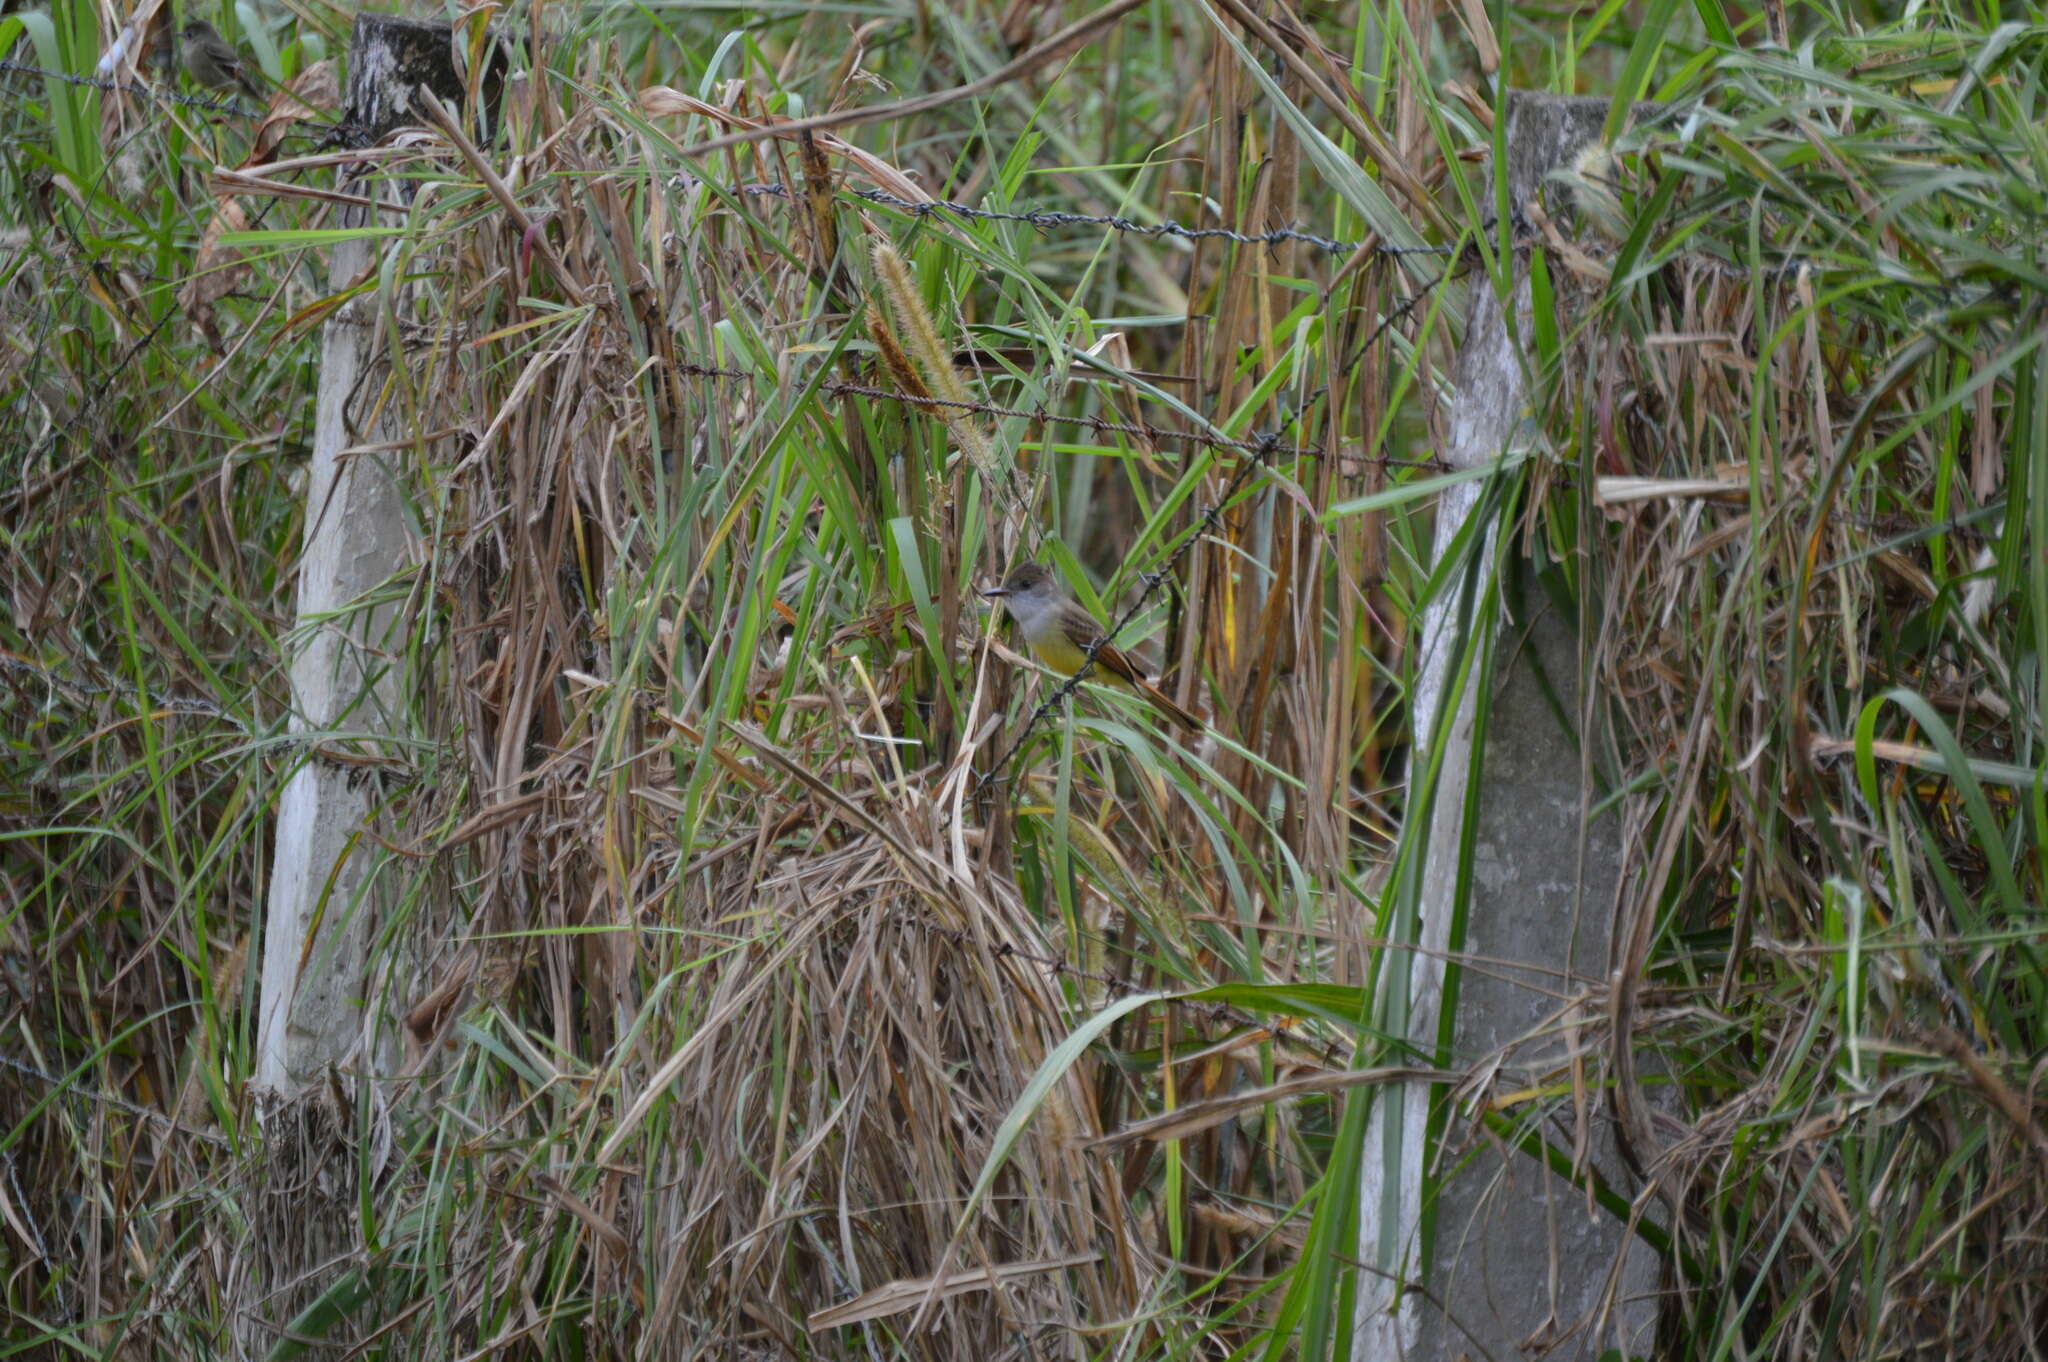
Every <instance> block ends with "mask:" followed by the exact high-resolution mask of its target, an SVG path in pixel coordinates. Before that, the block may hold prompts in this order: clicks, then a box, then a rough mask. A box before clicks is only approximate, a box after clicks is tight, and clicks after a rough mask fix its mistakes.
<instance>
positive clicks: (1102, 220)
mask: <svg viewBox="0 0 2048 1362" xmlns="http://www.w3.org/2000/svg"><path fill="white" fill-rule="evenodd" d="M680 178H681V177H678V179H679V180H680ZM692 178H695V177H692ZM736 192H738V193H740V194H744V195H753V196H759V197H765V198H779V199H788V198H790V188H789V186H788V185H786V184H773V183H769V184H758V183H757V184H742V185H738V186H736ZM844 192H846V193H847V194H850V195H852V196H853V197H854V198H857V199H864V200H866V201H867V202H869V203H873V204H880V205H882V206H883V207H887V208H898V209H901V210H902V211H904V212H906V213H908V214H909V215H910V216H912V217H916V218H928V217H934V216H936V215H938V214H940V213H952V214H954V215H955V216H957V217H962V218H967V219H970V220H972V221H976V222H1021V223H1025V224H1026V225H1028V226H1032V227H1036V228H1038V229H1039V230H1040V231H1046V230H1049V229H1051V228H1054V227H1083V226H1090V227H1106V228H1108V229H1109V230H1110V231H1113V232H1120V233H1123V234H1125V235H1129V236H1149V237H1179V238H1180V239H1182V240H1184V241H1229V242H1234V243H1236V244H1238V245H1240V246H1274V245H1278V244H1280V243H1281V242H1297V243H1299V244H1301V245H1304V246H1313V247H1315V248H1316V249H1317V250H1319V251H1323V252H1325V253H1326V254H1330V255H1355V254H1357V253H1358V251H1360V250H1362V249H1363V248H1364V247H1365V246H1366V244H1367V243H1366V242H1363V241H1337V240H1333V239H1332V238H1330V237H1326V236H1317V235H1316V234H1315V233H1313V232H1304V231H1301V230H1299V229H1297V228H1293V227H1275V228H1273V229H1272V230H1270V231H1265V232H1239V231H1233V230H1232V229H1230V228H1228V227H1185V226H1182V225H1181V224H1180V223H1178V222H1175V221H1173V220H1172V219H1171V218H1169V219H1167V220H1166V221H1164V222H1150V223H1147V222H1138V221H1136V220H1134V219H1132V218H1127V217H1120V216H1118V215H1116V214H1114V213H1069V212H1054V211H1051V210H1046V209H1029V210H1026V211H1024V212H1021V213H1020V212H1013V211H1010V210H1006V209H999V208H977V207H975V206H974V205H973V204H969V203H960V202H957V201H955V200H952V199H906V198H903V197H901V196H900V195H896V194H891V193H889V192H888V191H887V190H885V189H846V190H845V191H844ZM1372 250H1373V254H1375V255H1388V256H1400V255H1449V254H1451V248H1450V247H1449V246H1390V245H1386V244H1383V243H1377V242H1376V243H1373V244H1372Z"/></svg>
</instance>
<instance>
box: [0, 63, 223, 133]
mask: <svg viewBox="0 0 2048 1362" xmlns="http://www.w3.org/2000/svg"><path fill="white" fill-rule="evenodd" d="M0 72H6V73H9V74H12V75H22V76H41V77H43V78H44V79H46V80H55V81H62V82H63V83H64V84H66V85H82V86H87V87H90V88H91V89H94V90H111V91H115V92H118V93H121V94H129V95H146V96H148V97H149V98H151V99H160V100H163V101H164V102H165V103H168V104H183V105H185V106H186V107H187V108H193V109H205V110H207V111H208V112H210V113H231V114H236V115H238V116H240V117H243V118H253V117H255V116H256V114H258V113H260V112H262V111H261V110H260V109H247V108H244V107H243V106H242V102H241V101H240V100H238V99H208V98H206V97H205V96H203V95H187V94H180V93H179V92H178V91H176V90H173V89H170V88H168V87H166V86H157V85H138V84H136V83H135V82H134V81H127V80H110V79H108V78H107V77H105V76H81V75H78V74H77V73H76V72H72V71H52V70H50V69H49V68H48V67H44V66H30V65H28V64H27V63H25V62H18V61H9V60H7V59H5V58H0Z"/></svg>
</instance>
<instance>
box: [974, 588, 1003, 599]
mask: <svg viewBox="0 0 2048 1362" xmlns="http://www.w3.org/2000/svg"><path fill="white" fill-rule="evenodd" d="M981 594H982V595H984V596H986V597H988V598H989V599H990V600H994V599H996V598H997V597H999V596H1007V595H1009V594H1010V588H1008V587H1006V586H992V587H989V588H987V589H986V590H984V591H983V592H982V593H981Z"/></svg>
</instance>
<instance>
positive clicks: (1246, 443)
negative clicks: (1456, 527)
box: [676, 362, 1448, 472]
mask: <svg viewBox="0 0 2048 1362" xmlns="http://www.w3.org/2000/svg"><path fill="white" fill-rule="evenodd" d="M676 370H677V372H679V373H681V374H683V375H685V376H687V377H693V378H736V379H744V380H746V381H748V382H758V381H759V376H758V375H756V374H751V373H748V372H746V371H744V370H741V369H722V368H719V367H717V366H715V365H709V364H692V363H687V362H684V363H679V364H677V365H676ZM817 390H818V391H819V392H822V393H827V394H830V395H832V396H834V397H867V398H873V399H874V400H876V401H880V402H900V403H902V404H903V405H905V406H911V407H947V408H953V409H958V410H961V411H968V412H973V413H974V414H976V415H979V416H1014V417H1019V418H1022V419H1024V420H1027V421H1044V422H1047V423H1050V424H1056V425H1069V426H1081V427H1084V428H1086V429H1088V430H1092V431H1094V432H1096V433H1097V434H1100V435H1136V436H1141V437H1143V438H1144V439H1147V440H1152V441H1159V440H1180V441H1183V442H1186V443H1189V444H1199V445H1205V446H1208V447H1209V448H1212V449H1231V450H1237V451H1238V452H1240V453H1246V454H1250V453H1255V452H1257V450H1258V448H1259V442H1258V441H1257V440H1245V439H1238V438H1236V437H1234V436H1229V435H1205V434H1203V433H1202V432H1200V431H1195V430H1168V429H1166V428H1164V427H1162V426H1155V425H1152V424H1150V423H1149V422H1147V423H1143V424H1136V423H1132V422H1129V421H1112V420H1110V419H1108V418H1107V417H1102V416H1068V415H1062V414H1061V413H1058V412H1051V411H1046V410H1045V409H1043V408H1025V407H1005V406H1000V405H997V404H995V403H992V402H961V401H957V400H953V399H948V398H943V397H925V396H919V395H914V394H911V393H901V392H896V391H893V390H891V389H888V388H872V387H868V386H866V385H864V384H860V383H844V382H840V381H838V380H836V379H826V380H825V381H824V382H822V383H820V384H818V385H817ZM1294 452H1295V453H1296V454H1299V455H1300V456H1302V457H1304V458H1311V459H1320V458H1324V457H1326V456H1327V455H1328V454H1329V452H1330V451H1329V450H1328V449H1327V448H1325V447H1324V446H1322V445H1315V444H1309V445H1302V446H1300V447H1299V448H1297V449H1296V450H1295V451H1294ZM1344 457H1346V458H1354V459H1356V460H1357V461H1358V462H1359V463H1360V464H1361V465H1364V464H1385V465H1391V466H1394V467H1400V468H1427V469H1431V470H1434V471H1437V472H1442V471H1444V470H1445V469H1446V468H1447V467H1448V465H1446V464H1445V463H1444V462H1443V461H1442V460H1441V459H1395V458H1387V457H1380V456H1367V455H1362V454H1361V455H1346V456H1344Z"/></svg>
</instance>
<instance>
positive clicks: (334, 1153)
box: [237, 14, 462, 1356]
mask: <svg viewBox="0 0 2048 1362" xmlns="http://www.w3.org/2000/svg"><path fill="white" fill-rule="evenodd" d="M449 39H450V30H449V28H448V26H447V25H446V24H423V23H418V22H414V21H412V20H406V19H398V18H394V17H391V16H388V15H370V14H363V15H359V16H357V18H356V22H355V31H354V35H353V41H352V44H351V47H350V54H349V82H348V99H347V119H348V125H347V126H349V128H350V129H351V130H352V131H353V132H354V133H355V134H356V135H357V136H359V137H360V138H361V139H362V141H361V143H359V145H372V144H375V143H378V142H380V141H382V140H383V139H384V138H385V137H386V136H387V135H388V134H389V133H390V132H391V131H392V130H393V129H394V128H397V127H400V126H403V125H407V124H411V123H416V122H417V121H418V120H417V119H416V118H415V117H414V116H413V114H412V112H411V109H412V100H413V92H414V90H415V89H416V88H417V87H418V86H420V85H422V84H425V85H428V86H429V87H431V88H432V89H434V90H435V92H436V93H437V94H440V95H441V96H442V97H443V98H444V99H447V100H450V101H459V100H460V99H461V97H462V83H461V81H460V80H459V79H457V77H456V74H455V69H454V65H453V62H452V60H451V53H450V42H449ZM339 188H341V189H342V190H344V191H345V192H348V193H351V194H354V195H357V196H359V197H364V198H369V199H372V200H375V201H378V202H380V203H384V204H394V203H400V202H402V199H401V197H400V195H401V193H402V190H401V189H400V188H399V187H398V186H397V185H395V184H394V183H393V182H392V181H390V180H388V179H387V178H386V177H385V176H384V175H383V174H382V173H381V167H380V165H379V164H378V163H374V162H372V163H367V164H366V165H365V166H364V167H363V168H361V169H360V170H359V171H358V172H357V173H356V174H354V175H347V176H344V177H342V183H341V185H340V186H339ZM377 212H378V210H376V209H371V208H366V207H361V206H354V205H351V206H347V207H344V208H343V209H342V211H341V213H340V214H339V215H338V221H337V225H339V226H342V227H361V226H370V225H378V224H376V223H375V222H374V221H373V218H374V217H375V216H376V215H377ZM387 220H388V219H387ZM380 245H381V243H380V242H378V241H377V239H375V238H361V239H356V240H347V241H343V242H341V243H339V244H337V245H336V246H335V247H334V251H333V255H332V258H331V260H330V263H329V270H328V279H329V283H330V285H331V286H332V288H333V289H334V291H335V292H337V293H339V292H341V291H343V290H345V289H348V288H351V287H354V286H357V285H360V284H361V283H363V282H364V280H365V279H366V278H368V279H370V280H371V287H370V289H369V290H367V291H365V292H364V293H362V294H360V295H358V296H357V297H355V298H353V299H351V300H350V301H348V302H346V303H344V304H343V305H342V306H341V307H339V308H338V309H336V311H335V312H334V314H333V315H332V316H331V317H330V318H329V319H328V320H327V323H326V325H325V328H324V333H323V336H322V340H321V352H320V386H319V393H318V398H317V402H318V407H317V411H316V414H315V428H314V434H313V457H312V465H311V468H310V470H309V472H308V476H307V481H306V530H305V542H304V552H303V554H302V556H301V559H300V563H299V582H298V587H299V601H298V623H297V627H296V628H295V629H294V630H293V632H292V635H291V639H292V644H291V647H292V654H291V682H292V714H291V720H290V730H291V732H292V733H293V734H294V735H295V736H297V737H298V738H300V739H301V740H302V741H303V742H304V744H305V746H304V748H303V749H301V750H300V751H299V752H298V754H297V755H298V759H299V762H300V764H299V766H298V768H297V769H296V770H295V771H294V772H293V773H292V776H291V778H290V781H289V782H288V783H287V784H286V786H285V788H284V791H283V793H282V795H281V796H280V798H279V801H278V811H277V839H276V854H275V859H274V862H273V869H272V873H271V882H270V898H269V903H268V904H267V907H266V915H265V923H264V939H263V977H262V994H261V1013H260V1016H259V1019H258V1026H257V1055H256V1064H255V1078H254V1081H253V1083H252V1084H251V1088H252V1093H253V1096H254V1097H255V1099H256V1101H257V1103H258V1110H259V1114H260V1117H261V1119H262V1122H263V1126H264V1142H265V1149H264V1160H263V1164H262V1166H261V1168H260V1169H259V1171H258V1174H257V1176H256V1177H255V1178H254V1179H252V1182H251V1184H250V1187H249V1195H250V1201H249V1204H248V1205H247V1206H246V1208H245V1209H246V1212H247V1215H248V1220H249V1225H250V1233H249V1236H248V1239H247V1241H246V1243H245V1245H244V1248H243V1255H242V1261H241V1263H240V1265H239V1266H240V1272H239V1277H240V1282H239V1286H240V1295H241V1300H242V1308H241V1309H240V1310H238V1312H237V1316H238V1319H239V1320H240V1321H241V1323H240V1325H239V1326H238V1332H239V1333H240V1336H241V1341H242V1345H243V1346H242V1351H243V1352H245V1353H253V1354H255V1355H259V1356H260V1355H262V1354H263V1353H264V1352H266V1351H267V1350H268V1348H269V1346H270V1345H271V1344H272V1343H274V1342H275V1341H276V1339H277V1337H278V1329H279V1327H280V1326H281V1325H282V1324H283V1322H284V1321H285V1320H287V1319H289V1318H290V1315H291V1313H292V1311H293V1310H294V1309H296V1308H297V1307H298V1306H299V1305H301V1304H303V1303H304V1301H305V1300H306V1299H308V1297H309V1295H310V1294H312V1293H315V1292H317V1291H318V1290H319V1289H320V1288H321V1287H322V1286H324V1285H325V1284H326V1281H325V1278H326V1277H327V1276H328V1275H330V1274H329V1271H328V1268H329V1266H330V1265H333V1264H335V1263H336V1262H337V1260H338V1258H339V1259H340V1260H341V1261H345V1256H344V1255H345V1254H346V1250H347V1249H348V1248H349V1247H350V1245H351V1242H352V1240H353V1239H354V1237H355V1236H354V1234H353V1229H352V1226H353V1223H354V1215H355V1210H356V1207H357V1202H356V1193H355V1174H356V1173H357V1172H359V1171H360V1170H362V1169H363V1168H365V1167H370V1168H372V1171H373V1172H374V1163H375V1157H374V1155H373V1156H371V1157H369V1158H367V1159H366V1158H364V1157H363V1156H361V1155H359V1154H358V1153H357V1151H356V1150H354V1149H353V1148H352V1147H351V1143H352V1142H351V1141H350V1140H347V1139H344V1138H343V1136H342V1132H344V1131H346V1130H348V1129H349V1128H350V1126H351V1125H352V1124H353V1121H354V1117H355V1113H354V1112H353V1111H350V1110H347V1109H345V1107H344V1104H345V1103H348V1102H350V1101H352V1099H353V1095H354V1092H355V1085H354V1083H353V1082H350V1081H348V1076H349V1075H352V1074H355V1073H364V1072H372V1071H374V1070H375V1069H376V1067H377V1061H378V1055H377V1050H378V1048H379V1040H378V1037H379V1035H380V1031H381V1029H382V1028H383V1027H384V1026H385V1025H387V1024H388V1019H381V1018H380V1017H379V1015H378V1012H377V1009H376V1007H375V1006H374V1005H373V1003H372V1002H371V1000H370V999H368V998H367V997H366V994H367V993H368V992H369V985H370V981H369V980H368V979H367V978H366V971H367V968H368V955H369V945H370V942H371V940H372V938H373V933H374V931H375V927H376V917H377V912H378V907H379V904H378V886H377V885H376V883H375V876H376V874H377V868H378V864H379V862H380V861H381V860H382V859H383V855H382V851H381V847H380V842H379V839H378V837H377V836H376V835H374V831H375V829H374V825H375V821H376V817H377V809H378V805H379V803H380V801H381V798H382V791H383V779H382V775H383V770H384V768H386V767H387V766H391V767H396V768H397V769H405V767H406V766H408V765H409V764H410V759H411V755H412V754H411V753H410V752H409V751H408V750H407V748H406V747H405V746H404V745H403V744H402V742H400V741H397V740H399V739H401V738H403V736H404V735H405V733H406V722H405V710H406V704H407V699H408V695H407V691H408V689H409V686H410V681H409V679H408V678H407V677H405V676H404V675H403V673H402V662H403V659H404V657H405V653H406V650H405V647H404V644H403V639H402V637H401V631H402V630H403V629H404V627H405V625H404V621H403V620H402V619H401V618H400V611H399V609H398V607H397V605H396V604H395V603H393V601H392V600H391V598H390V597H391V592H390V588H391V586H392V584H393V583H394V581H395V580H397V579H399V578H400V577H401V576H402V574H403V573H405V572H406V571H407V568H408V564H409V561H410V552H411V551H410V548H409V538H410V536H409V535H408V532H407V528H406V521H405V506H404V499H403V497H402V495H401V492H400V487H399V484H398V482H397V480H396V478H395V476H394V461H396V464H397V466H400V467H402V466H403V461H404V457H405V456H404V454H403V453H400V452H395V451H394V446H399V447H402V445H401V442H402V441H403V440H404V438H405V434H406V432H405V430H404V429H403V426H402V424H401V421H400V418H399V417H398V415H397V414H396V413H397V411H398V404H396V403H393V402H390V401H388V400H386V394H385V393H384V391H383V389H384V379H385V376H386V373H387V371H388V362H387V361H388V340H387V338H386V337H384V336H383V335H382V334H381V329H380V328H379V326H378V324H377V319H378V316H379V309H380V306H381V302H380V299H379V297H378V294H377V290H376V285H375V280H374V278H373V277H372V276H371V271H372V270H373V269H374V267H375V265H376V263H377V260H378V250H379V247H380ZM400 586H401V590H400V592H399V593H398V594H400V595H402V594H403V592H402V583H400ZM337 1099H338V1100H337Z"/></svg>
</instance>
